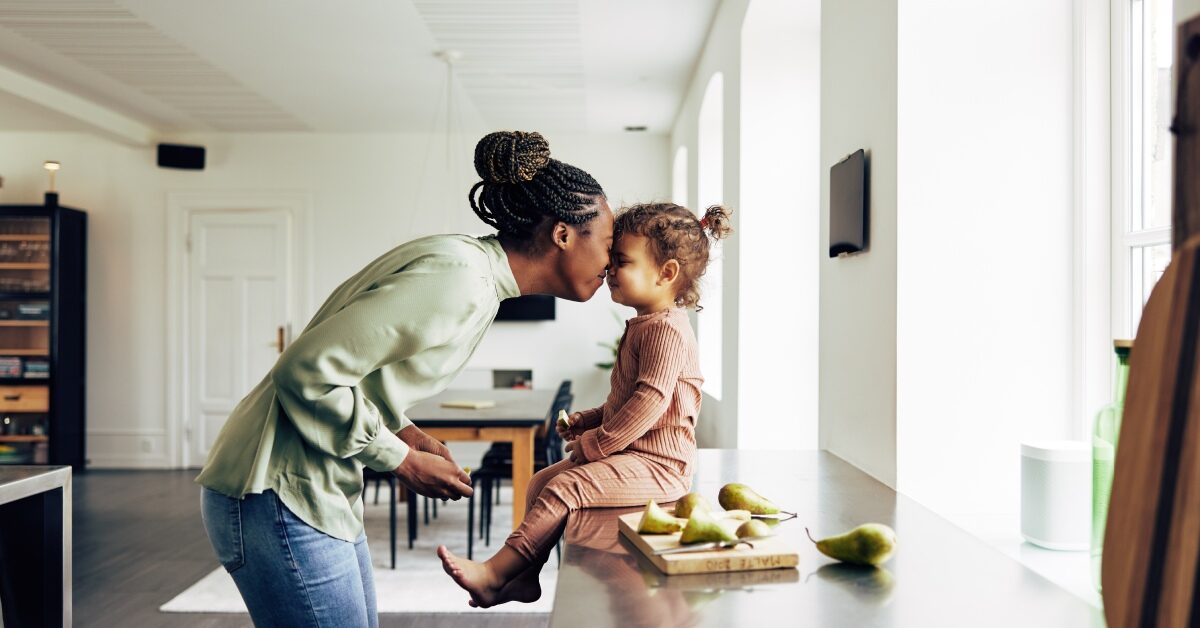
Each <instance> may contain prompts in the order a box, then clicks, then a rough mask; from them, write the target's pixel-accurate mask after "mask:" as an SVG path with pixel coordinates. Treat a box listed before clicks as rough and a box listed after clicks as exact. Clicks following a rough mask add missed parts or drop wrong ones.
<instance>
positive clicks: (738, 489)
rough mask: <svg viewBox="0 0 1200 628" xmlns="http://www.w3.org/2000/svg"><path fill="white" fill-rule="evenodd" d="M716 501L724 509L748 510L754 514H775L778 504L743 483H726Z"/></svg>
mask: <svg viewBox="0 0 1200 628" xmlns="http://www.w3.org/2000/svg"><path fill="white" fill-rule="evenodd" d="M717 501H718V502H720V503H721V507H722V508H724V509H725V510H749V511H750V514H754V515H777V514H779V506H776V505H775V504H773V503H771V500H769V499H767V498H766V497H763V496H762V495H759V494H758V493H756V492H755V491H754V489H752V488H750V487H749V486H746V485H745V484H737V483H734V484H726V485H725V486H722V487H721V492H720V493H719V494H718V495H717Z"/></svg>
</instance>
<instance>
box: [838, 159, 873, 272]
mask: <svg viewBox="0 0 1200 628" xmlns="http://www.w3.org/2000/svg"><path fill="white" fill-rule="evenodd" d="M867 180H868V179H867V153H866V151H864V150H863V149H861V148H860V149H858V150H856V151H854V152H853V153H851V154H850V156H849V157H847V158H845V159H843V160H841V161H839V162H837V163H836V164H834V165H833V167H832V168H830V169H829V257H837V256H839V255H843V254H850V253H858V252H860V251H864V250H866V248H867V225H868V224H869V220H868V217H869V212H868V209H869V205H870V193H869V190H868V188H867Z"/></svg>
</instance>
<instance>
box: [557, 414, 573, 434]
mask: <svg viewBox="0 0 1200 628" xmlns="http://www.w3.org/2000/svg"><path fill="white" fill-rule="evenodd" d="M558 427H560V428H562V429H564V430H567V429H571V417H570V416H568V415H567V411H566V410H559V411H558Z"/></svg>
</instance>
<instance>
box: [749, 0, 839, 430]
mask: <svg viewBox="0 0 1200 628" xmlns="http://www.w3.org/2000/svg"><path fill="white" fill-rule="evenodd" d="M820 9H821V6H820V0H803V1H796V0H752V1H751V2H750V6H749V9H748V10H747V11H746V19H745V22H744V24H743V25H742V82H741V88H742V101H741V105H742V119H741V138H742V154H741V174H740V176H741V205H740V207H739V209H740V210H741V211H740V212H739V216H740V220H739V221H738V227H739V228H740V229H739V231H738V234H737V236H736V237H737V238H738V239H739V241H740V243H741V258H740V260H739V262H740V263H739V265H740V273H739V275H738V284H737V285H738V293H739V295H740V299H741V309H742V317H741V325H740V326H739V331H738V340H739V342H738V349H739V356H738V373H739V375H740V377H739V381H740V383H741V389H740V391H739V394H738V410H737V417H738V446H739V447H740V448H742V449H816V448H817V446H818V441H817V424H818V421H817V409H818V408H817V387H818V384H817V382H818V372H817V357H818V356H817V351H818V325H819V321H818V319H819V313H820V309H819V297H820V288H819V286H818V278H819V264H820V253H821V251H820V249H821V240H822V238H821V232H820V226H821V219H820V208H821V205H820V203H821V195H820V156H821V155H820V150H821V141H820V135H821V133H820V130H821V129H820V122H821V114H820V104H821V103H820V90H821V77H820V72H821V59H820V55H821V42H820V35H821V32H820V31H821V14H820Z"/></svg>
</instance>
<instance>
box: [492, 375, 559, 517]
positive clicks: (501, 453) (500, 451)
mask: <svg viewBox="0 0 1200 628" xmlns="http://www.w3.org/2000/svg"><path fill="white" fill-rule="evenodd" d="M569 394H571V380H569V379H564V380H563V381H562V383H560V384H559V385H558V392H556V393H555V394H554V398H555V399H559V398H561V397H563V396H565V395H569ZM554 418H555V417H551V418H550V421H551V424H550V426H551V427H553V426H554V423H553V421H554ZM540 437H541V435H539V438H540ZM488 455H491V456H492V457H493V458H497V457H503V458H508V457H510V456H512V443H510V442H508V441H499V442H495V443H492V446H491V447H490V448H488V451H487V453H485V454H484V459H485V460H486V459H487V456H488ZM561 459H562V456H561V455H560V456H559V460H561ZM554 462H558V460H555V461H553V462H552V463H551V464H553V463H554ZM503 485H504V478H494V488H495V489H496V490H495V493H496V503H497V504H499V503H500V487H501V486H503ZM489 488H492V486H489Z"/></svg>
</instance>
